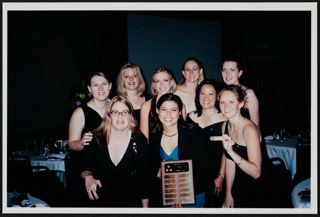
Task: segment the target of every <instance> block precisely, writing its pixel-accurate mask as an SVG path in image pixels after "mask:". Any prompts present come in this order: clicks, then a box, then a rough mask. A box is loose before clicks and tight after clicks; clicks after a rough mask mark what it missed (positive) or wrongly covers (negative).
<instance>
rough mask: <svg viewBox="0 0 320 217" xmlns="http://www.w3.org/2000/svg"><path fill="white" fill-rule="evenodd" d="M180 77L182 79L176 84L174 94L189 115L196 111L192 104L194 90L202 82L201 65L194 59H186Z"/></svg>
mask: <svg viewBox="0 0 320 217" xmlns="http://www.w3.org/2000/svg"><path fill="white" fill-rule="evenodd" d="M182 75H183V79H182V80H181V81H180V83H179V84H178V86H177V90H176V91H175V92H174V94H176V95H178V96H179V97H180V98H181V100H182V102H183V103H184V105H185V106H186V112H187V113H189V112H192V111H195V110H196V105H195V103H194V99H195V97H196V88H197V86H198V84H200V82H201V81H203V80H204V69H203V66H202V63H201V62H200V61H199V60H198V59H196V58H194V57H191V58H188V59H186V60H185V61H184V63H183V67H182Z"/></svg>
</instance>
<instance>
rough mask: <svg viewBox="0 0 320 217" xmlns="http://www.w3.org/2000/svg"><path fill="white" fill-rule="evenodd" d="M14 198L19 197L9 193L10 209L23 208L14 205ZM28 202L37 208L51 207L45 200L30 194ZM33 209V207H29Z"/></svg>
mask: <svg viewBox="0 0 320 217" xmlns="http://www.w3.org/2000/svg"><path fill="white" fill-rule="evenodd" d="M14 196H18V193H13V192H8V194H7V201H8V202H7V204H8V207H22V206H21V205H19V204H13V203H12V201H11V200H12V198H13V197H14ZM28 200H29V201H30V202H31V204H32V205H34V206H35V207H49V205H48V204H47V203H46V202H44V201H43V200H40V199H39V198H36V197H33V196H31V195H30V194H28ZM29 207H31V206H29Z"/></svg>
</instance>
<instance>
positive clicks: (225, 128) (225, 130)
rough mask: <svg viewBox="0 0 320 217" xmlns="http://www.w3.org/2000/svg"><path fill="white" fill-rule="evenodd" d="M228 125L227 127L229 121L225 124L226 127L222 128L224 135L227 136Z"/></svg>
mask: <svg viewBox="0 0 320 217" xmlns="http://www.w3.org/2000/svg"><path fill="white" fill-rule="evenodd" d="M228 125H229V121H227V122H226V125H225V127H224V134H227V135H229V131H228Z"/></svg>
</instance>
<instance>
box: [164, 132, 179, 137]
mask: <svg viewBox="0 0 320 217" xmlns="http://www.w3.org/2000/svg"><path fill="white" fill-rule="evenodd" d="M177 133H178V131H177V132H175V133H174V134H171V135H168V134H165V133H164V132H162V134H163V135H165V136H167V137H173V136H175V135H177Z"/></svg>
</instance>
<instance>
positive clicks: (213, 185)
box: [187, 80, 226, 207]
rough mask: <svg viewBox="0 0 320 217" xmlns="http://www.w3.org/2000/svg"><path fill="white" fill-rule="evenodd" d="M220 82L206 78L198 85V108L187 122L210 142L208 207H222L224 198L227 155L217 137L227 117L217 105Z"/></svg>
mask: <svg viewBox="0 0 320 217" xmlns="http://www.w3.org/2000/svg"><path fill="white" fill-rule="evenodd" d="M218 91H219V89H218V84H217V83H216V82H215V81H213V80H204V81H203V82H201V83H200V84H199V86H198V87H197V91H196V93H197V95H196V100H195V104H196V108H197V110H196V111H194V112H191V113H189V114H188V118H187V122H188V123H190V122H191V123H195V124H196V125H197V126H198V127H199V128H200V130H201V131H202V133H203V135H204V138H206V141H207V142H208V143H209V152H208V155H209V162H208V166H210V184H209V189H208V190H207V192H206V205H205V206H206V207H221V206H222V203H223V199H224V188H223V186H224V177H225V155H224V154H223V145H222V142H221V141H216V138H218V137H220V136H221V135H222V133H221V126H222V124H223V123H224V122H225V121H226V118H225V117H224V116H223V114H222V113H221V112H220V110H219V109H218V108H217V106H216V104H217V103H216V102H217V101H216V96H217V94H218ZM210 138H211V139H210Z"/></svg>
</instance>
